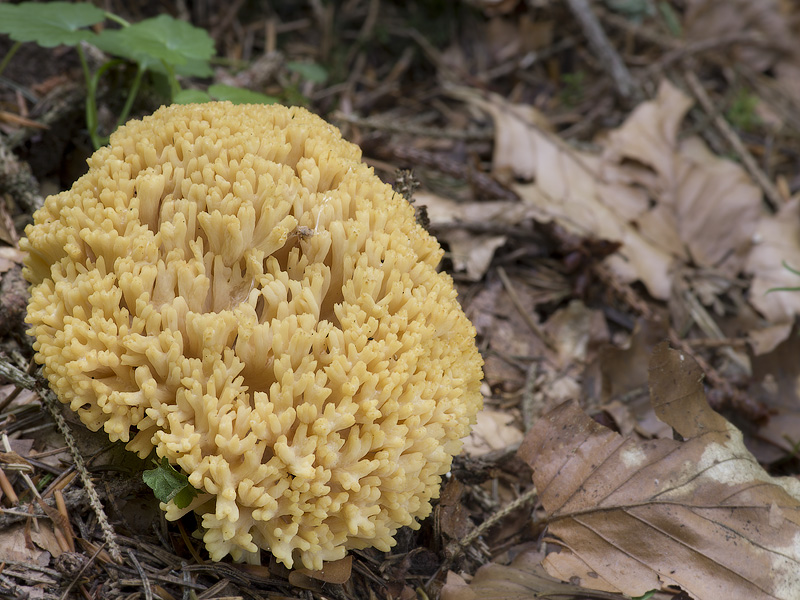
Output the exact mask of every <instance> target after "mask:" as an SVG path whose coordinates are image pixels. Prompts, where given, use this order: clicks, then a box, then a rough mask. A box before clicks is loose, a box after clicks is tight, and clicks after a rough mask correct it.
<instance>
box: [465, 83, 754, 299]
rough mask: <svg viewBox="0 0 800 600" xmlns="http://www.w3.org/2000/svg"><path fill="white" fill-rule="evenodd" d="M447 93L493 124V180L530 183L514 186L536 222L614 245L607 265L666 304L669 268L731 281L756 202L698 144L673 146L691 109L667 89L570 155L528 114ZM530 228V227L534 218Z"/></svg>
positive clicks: (736, 170) (502, 103)
mask: <svg viewBox="0 0 800 600" xmlns="http://www.w3.org/2000/svg"><path fill="white" fill-rule="evenodd" d="M452 93H453V94H454V95H456V96H458V97H461V98H463V99H465V100H466V101H468V102H471V103H473V104H475V105H477V106H479V107H480V108H482V109H483V110H485V111H486V112H488V113H489V114H490V115H491V116H492V118H493V120H494V122H495V131H496V135H495V152H494V157H493V166H492V167H493V171H494V172H495V174H497V175H499V176H502V175H503V174H504V173H506V172H509V171H510V172H511V174H513V175H514V176H515V177H517V178H520V179H523V180H532V181H531V183H524V184H518V185H515V186H513V188H514V191H516V192H517V194H518V195H519V196H520V197H521V198H522V199H523V201H524V202H525V203H526V204H527V205H528V206H532V207H536V208H537V209H538V210H539V211H540V212H541V214H542V215H543V217H541V218H539V220H554V221H556V222H558V223H559V224H560V225H562V226H563V227H565V228H567V229H568V230H569V231H573V232H577V233H579V234H581V235H584V236H591V237H595V238H602V239H605V240H610V241H614V242H620V243H621V244H622V248H621V249H620V250H619V251H618V252H617V253H615V254H613V255H611V256H610V257H608V258H607V259H606V260H607V263H608V265H609V266H610V267H611V268H612V269H614V271H616V273H617V274H618V275H619V276H620V277H621V278H622V279H623V280H624V281H628V282H630V281H634V280H637V279H638V280H640V281H642V282H643V283H644V284H645V285H646V286H647V289H648V291H649V292H650V294H651V295H652V296H654V297H655V298H658V299H662V300H664V299H667V298H669V295H670V290H671V273H672V271H674V268H675V267H676V265H678V264H692V265H696V266H700V267H707V268H713V269H720V270H722V272H723V273H724V274H726V275H733V274H735V273H737V272H738V271H739V270H740V269H741V266H742V263H743V261H744V258H745V256H746V254H747V252H748V251H749V248H750V240H751V238H752V235H753V232H754V229H755V222H756V220H757V218H758V216H759V215H760V211H761V206H760V193H759V190H758V188H757V187H756V186H755V185H753V184H752V182H751V181H750V180H749V178H748V176H747V175H746V173H745V172H744V171H743V170H742V168H741V167H740V166H738V165H736V164H735V163H733V162H730V161H726V160H723V159H720V158H718V157H716V156H714V155H712V154H711V153H710V152H709V151H708V149H707V148H706V147H705V145H704V144H703V142H702V141H701V140H700V139H699V138H688V139H686V140H679V139H678V135H677V134H678V129H679V126H680V123H681V122H682V120H683V118H684V116H685V115H686V111H687V110H688V109H689V107H690V106H691V101H690V99H689V98H688V97H687V96H686V95H685V94H683V92H681V91H680V90H678V89H677V88H675V87H674V86H673V85H671V84H670V83H669V82H667V81H664V82H663V83H662V84H661V86H660V87H659V91H658V94H657V96H656V98H654V99H653V100H651V101H648V102H644V103H642V104H641V105H640V106H639V107H637V109H636V110H635V111H634V112H633V113H632V114H631V116H630V117H629V118H628V120H627V121H626V122H625V123H624V124H623V125H622V126H621V127H620V128H619V129H617V130H615V131H612V132H610V133H609V135H608V136H607V137H606V139H605V140H601V141H600V144H601V149H602V151H601V152H598V153H590V152H584V151H579V150H576V149H574V148H572V147H570V146H569V145H567V144H566V143H564V142H563V141H562V140H560V139H559V138H558V137H556V136H555V135H553V134H551V133H548V132H547V131H546V128H545V127H544V126H542V120H543V117H542V116H541V114H540V113H538V112H537V111H536V110H535V109H534V108H533V107H530V106H520V105H514V104H511V103H509V102H507V101H506V100H505V99H503V98H501V97H499V96H497V95H489V96H479V95H477V93H476V92H474V91H470V90H463V89H456V90H452ZM537 218H538V217H537Z"/></svg>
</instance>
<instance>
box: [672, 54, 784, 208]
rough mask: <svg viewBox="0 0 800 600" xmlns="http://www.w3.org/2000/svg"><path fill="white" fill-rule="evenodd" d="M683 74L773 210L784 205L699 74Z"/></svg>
mask: <svg viewBox="0 0 800 600" xmlns="http://www.w3.org/2000/svg"><path fill="white" fill-rule="evenodd" d="M683 76H684V78H685V80H686V83H687V85H688V86H689V89H690V90H691V91H692V94H693V95H694V97H695V98H697V101H698V102H699V103H700V105H701V106H702V107H703V110H705V111H706V113H708V115H709V116H710V117H711V120H712V122H713V123H714V126H715V127H716V128H717V130H718V131H719V132H720V133H721V134H722V136H723V137H724V138H725V139H726V140H727V141H728V143H729V144H730V145H731V148H733V151H734V152H736V154H737V155H738V156H739V157H740V158H741V160H742V164H743V166H744V168H745V169H747V172H748V173H750V176H751V177H752V178H753V179H755V181H756V183H757V184H758V186H759V187H760V188H761V191H763V192H764V196H766V200H767V204H768V205H769V206H770V208H771V209H772V210H778V208H780V207H781V206H783V204H784V202H785V201H784V199H783V198H782V197H781V194H780V192H779V191H778V188H776V187H775V185H774V184H773V183H772V182H771V181H770V180H769V178H768V177H767V176H766V174H765V173H764V171H762V170H761V167H759V166H758V163H757V162H756V159H755V158H753V155H752V154H750V151H749V150H748V149H747V148H746V147H745V145H744V143H743V142H742V140H741V138H740V137H739V135H738V134H737V133H736V131H734V129H733V127H731V126H730V124H728V121H726V120H725V118H724V117H723V116H722V115H721V114H720V112H719V111H718V110H717V107H716V106H715V105H714V102H713V101H712V100H711V98H710V97H709V95H708V93H707V92H706V90H705V88H704V87H703V84H702V83H700V80H699V79H698V78H697V75H695V74H694V73H693V72H692V71H690V70H689V69H684V71H683Z"/></svg>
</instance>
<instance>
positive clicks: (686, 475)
mask: <svg viewBox="0 0 800 600" xmlns="http://www.w3.org/2000/svg"><path fill="white" fill-rule="evenodd" d="M649 383H650V393H651V400H652V402H653V406H654V409H655V411H656V414H657V416H658V418H659V419H661V420H662V421H663V422H665V423H667V424H668V425H670V426H671V427H672V428H673V429H674V431H675V432H676V433H677V434H679V436H680V437H682V438H683V441H678V440H670V439H657V440H647V441H638V440H635V439H632V438H624V437H622V436H620V435H619V434H617V433H615V432H613V431H611V430H609V429H607V428H605V427H603V426H602V425H600V424H598V423H597V422H595V421H594V420H592V419H591V418H590V417H589V416H588V415H586V413H584V412H583V411H582V410H581V409H580V408H579V407H578V405H577V404H576V403H575V402H572V401H570V402H567V403H564V404H562V405H560V406H558V407H557V408H556V409H554V410H553V411H551V412H550V413H548V414H547V415H545V416H544V417H543V418H542V419H540V420H539V422H538V423H537V424H536V425H535V426H534V427H533V428H532V429H531V431H530V432H529V434H528V436H527V437H526V439H525V441H524V442H523V444H522V446H521V447H520V450H519V454H520V457H521V458H522V459H523V460H525V461H526V462H528V463H529V464H530V466H531V467H532V469H533V481H534V483H535V484H536V487H537V489H538V491H539V497H540V500H541V502H542V505H543V506H544V508H545V510H546V512H547V514H548V517H549V519H550V524H549V525H548V541H549V542H551V543H553V544H555V545H556V546H559V547H560V552H553V553H551V554H549V555H548V556H547V558H545V560H544V561H543V565H544V567H545V569H546V570H547V572H548V573H549V574H550V575H552V576H554V577H557V578H559V579H561V580H565V581H566V580H569V581H571V582H572V583H578V584H580V585H581V586H583V587H587V588H591V589H598V590H605V591H609V592H617V593H619V592H621V593H624V594H627V595H629V596H641V595H643V594H645V593H646V592H647V591H649V590H651V589H661V588H662V587H663V586H679V587H681V588H683V589H684V590H685V591H686V592H687V593H689V594H690V595H691V596H692V597H694V598H696V599H698V600H716V599H719V598H750V599H755V598H779V599H782V600H796V599H797V598H800V577H798V573H800V481H798V480H797V479H794V478H790V477H784V478H777V477H771V476H770V475H769V474H767V473H766V472H765V471H764V470H763V469H762V468H761V466H760V465H759V464H758V462H757V461H756V460H755V458H754V457H753V455H752V454H750V452H749V451H748V450H747V449H746V448H745V446H744V444H743V442H742V434H741V432H740V431H739V430H738V429H736V428H735V427H734V426H733V425H731V424H730V423H729V422H728V421H726V420H725V419H724V418H723V417H722V416H721V415H719V414H718V413H716V412H714V411H713V410H712V409H711V407H710V406H709V405H708V402H707V401H706V398H705V394H704V391H703V385H702V371H701V370H700V368H699V367H698V366H697V364H696V363H695V362H694V360H693V359H691V358H690V357H689V356H687V355H685V354H683V353H681V352H678V351H675V350H671V349H669V348H668V346H667V345H666V343H662V344H660V345H659V346H657V347H656V349H655V351H654V352H653V357H652V359H651V362H650V376H649Z"/></svg>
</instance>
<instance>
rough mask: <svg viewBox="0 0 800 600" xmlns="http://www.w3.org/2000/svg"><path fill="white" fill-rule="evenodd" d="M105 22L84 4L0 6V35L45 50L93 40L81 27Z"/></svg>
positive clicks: (98, 10)
mask: <svg viewBox="0 0 800 600" xmlns="http://www.w3.org/2000/svg"><path fill="white" fill-rule="evenodd" d="M105 18H106V16H105V13H104V12H103V11H102V10H100V9H99V8H97V7H96V6H93V5H91V4H88V3H85V2H80V3H76V4H71V3H69V2H48V3H46V4H41V3H38V2H23V3H22V4H16V5H13V4H0V33H7V34H8V35H9V36H10V37H11V39H12V40H15V41H17V42H36V43H37V44H39V45H40V46H44V47H45V48H52V47H53V46H59V45H61V44H64V45H67V46H75V45H76V44H78V43H79V42H82V41H84V40H89V39H92V38H94V37H95V34H94V32H92V31H89V30H87V29H82V28H83V27H88V26H89V25H94V24H95V23H100V22H101V21H103V20H104V19H105Z"/></svg>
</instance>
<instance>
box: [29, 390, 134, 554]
mask: <svg viewBox="0 0 800 600" xmlns="http://www.w3.org/2000/svg"><path fill="white" fill-rule="evenodd" d="M40 394H41V397H42V401H43V402H44V405H45V407H46V408H47V410H48V412H49V413H50V415H51V416H52V417H53V420H54V421H55V422H56V427H58V430H59V431H60V432H61V435H63V436H64V440H65V441H66V442H67V446H68V447H69V452H70V454H71V455H72V460H73V461H74V463H75V469H76V470H77V471H78V475H79V476H80V478H81V482H82V483H83V488H84V489H85V490H86V495H87V496H89V504H90V505H91V506H92V510H94V514H95V515H96V516H97V522H98V523H99V524H100V529H102V531H103V537H104V538H105V544H104V545H108V552H109V554H111V557H112V558H113V559H114V560H115V561H117V562H122V553H121V552H120V549H119V545H118V544H117V541H116V539H115V534H114V530H113V529H112V527H111V524H110V523H109V522H108V517H107V516H106V511H105V510H104V509H103V505H102V504H101V503H100V498H99V497H98V495H97V490H95V489H94V483H92V478H91V477H90V476H89V471H87V470H86V465H85V464H84V462H83V456H81V453H80V450H78V446H77V445H76V444H75V438H73V437H72V432H71V431H70V429H69V425H67V422H66V421H65V420H64V417H63V416H62V415H61V413H60V412H59V410H58V400H57V399H56V397H55V394H54V393H53V392H52V391H51V390H49V389H47V390H42V391H41V392H40Z"/></svg>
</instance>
